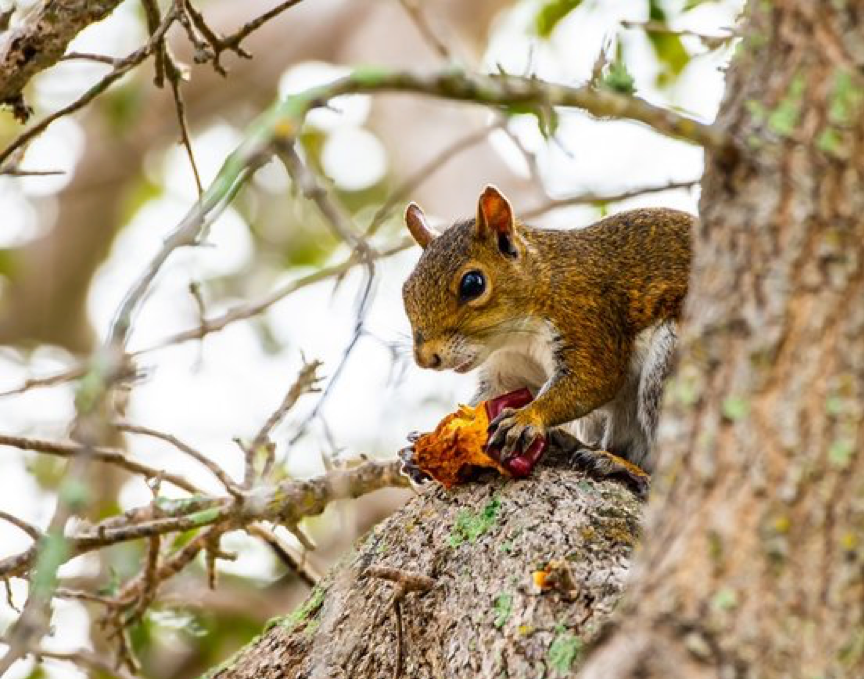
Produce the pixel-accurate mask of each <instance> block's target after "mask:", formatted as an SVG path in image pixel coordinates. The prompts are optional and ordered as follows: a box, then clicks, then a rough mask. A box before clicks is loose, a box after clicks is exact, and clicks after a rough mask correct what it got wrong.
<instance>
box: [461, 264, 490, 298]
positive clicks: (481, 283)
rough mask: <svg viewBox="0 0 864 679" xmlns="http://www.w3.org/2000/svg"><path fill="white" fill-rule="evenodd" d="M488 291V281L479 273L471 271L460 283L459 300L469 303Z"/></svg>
mask: <svg viewBox="0 0 864 679" xmlns="http://www.w3.org/2000/svg"><path fill="white" fill-rule="evenodd" d="M485 289H486V279H485V278H483V274H482V273H480V272H479V271H469V272H468V273H466V274H465V275H464V276H462V280H461V281H459V299H460V300H462V301H463V302H468V301H470V300H472V299H476V298H477V297H479V296H480V295H482V294H483V291H484V290H485Z"/></svg>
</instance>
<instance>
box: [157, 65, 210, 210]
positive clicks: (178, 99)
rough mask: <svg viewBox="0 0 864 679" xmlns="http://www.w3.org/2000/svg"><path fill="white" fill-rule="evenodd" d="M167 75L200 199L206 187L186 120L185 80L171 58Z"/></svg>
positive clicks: (167, 67) (181, 139)
mask: <svg viewBox="0 0 864 679" xmlns="http://www.w3.org/2000/svg"><path fill="white" fill-rule="evenodd" d="M166 74H167V76H168V82H169V83H170V85H171V94H172V95H173V97H174V110H175V111H176V113H177V124H178V125H179V126H180V143H181V144H183V148H185V149H186V157H187V158H189V165H190V167H191V168H192V174H193V176H194V177H195V186H196V187H197V189H198V195H199V197H200V196H201V195H202V194H203V193H204V187H203V185H202V184H201V174H200V173H199V172H198V163H196V162H195V152H194V151H193V150H192V140H191V138H190V137H189V121H188V120H187V118H186V102H185V101H184V100H183V93H182V91H181V82H182V80H183V78H184V76H183V72H182V70H181V68H180V66H178V65H177V64H176V63H175V62H174V60H173V59H171V58H169V61H168V62H167V64H166Z"/></svg>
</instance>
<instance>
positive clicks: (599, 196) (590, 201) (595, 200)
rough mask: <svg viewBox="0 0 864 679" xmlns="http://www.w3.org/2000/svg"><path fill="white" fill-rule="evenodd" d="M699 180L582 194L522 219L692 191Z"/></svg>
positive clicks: (529, 212)
mask: <svg viewBox="0 0 864 679" xmlns="http://www.w3.org/2000/svg"><path fill="white" fill-rule="evenodd" d="M698 184H699V180H698V179H693V180H690V181H686V182H669V183H668V184H661V185H660V186H644V187H641V188H638V189H629V190H627V191H620V192H618V193H606V194H604V193H590V192H589V193H580V194H577V195H575V196H570V197H569V198H557V199H555V200H550V201H549V202H547V203H545V204H543V205H538V206H537V207H534V208H530V209H528V210H523V211H521V212H520V217H522V218H524V219H532V218H534V217H539V216H540V215H544V214H546V213H547V212H551V211H552V210H558V209H560V208H565V207H573V206H574V205H603V204H607V203H618V202H620V201H622V200H629V199H630V198H638V197H639V196H644V195H647V194H651V193H661V192H662V191H673V190H675V189H691V188H693V187H694V186H698Z"/></svg>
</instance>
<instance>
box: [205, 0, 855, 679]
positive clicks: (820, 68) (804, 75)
mask: <svg viewBox="0 0 864 679" xmlns="http://www.w3.org/2000/svg"><path fill="white" fill-rule="evenodd" d="M862 19H864V3H862V2H860V1H857V2H852V1H851V0H850V1H847V2H833V3H811V2H809V1H808V0H788V1H787V2H783V3H779V2H778V3H767V2H754V3H752V5H751V7H750V8H749V10H748V16H747V19H746V29H745V36H746V37H745V39H744V41H743V45H742V47H741V49H740V50H739V54H738V55H737V57H736V59H735V60H734V62H733V65H732V67H731V69H730V72H729V78H728V93H727V96H726V98H725V101H724V104H723V107H722V110H721V114H720V117H719V124H720V125H721V126H723V127H724V128H725V129H727V130H729V131H730V132H732V133H733V134H734V135H735V136H736V137H737V138H738V139H739V140H740V142H741V145H742V150H743V153H742V154H741V155H740V157H739V158H738V159H737V160H736V161H735V163H734V165H729V163H728V161H726V162H721V161H720V159H718V158H715V157H711V156H710V155H709V157H708V158H707V166H706V175H705V178H704V185H703V198H702V204H701V206H700V207H701V218H702V222H701V226H700V227H699V230H698V233H697V234H696V235H695V241H694V249H695V261H694V272H693V278H692V285H691V292H690V298H689V304H688V310H687V313H686V318H685V323H684V330H683V336H682V343H683V347H682V348H683V351H682V362H681V365H680V367H679V370H678V373H677V375H676V377H675V379H674V382H673V383H672V385H671V386H670V389H669V390H668V394H667V411H666V414H665V416H664V421H663V423H662V425H661V429H662V432H661V440H660V445H661V449H662V451H663V453H662V455H661V468H660V470H659V471H658V473H657V475H656V479H655V488H654V490H653V493H652V499H651V503H650V507H649V519H648V522H647V527H646V532H645V535H644V548H643V549H642V550H641V551H640V553H639V557H638V559H637V561H636V564H635V565H634V568H633V572H632V585H631V587H630V588H629V589H628V594H627V596H626V600H625V601H624V602H622V604H620V605H619V606H618V609H617V612H616V623H615V625H614V627H612V628H611V630H610V631H609V633H607V634H604V635H603V638H602V639H600V640H599V641H598V642H597V644H596V647H595V649H594V650H593V652H592V653H591V655H590V657H589V658H588V660H587V662H586V665H585V667H584V668H583V670H582V676H586V677H591V678H592V679H593V678H600V677H602V678H603V679H615V678H618V677H640V678H645V677H649V678H650V677H663V678H664V679H665V678H675V677H687V678H688V679H699V678H700V677H723V678H726V677H778V678H779V677H783V678H786V677H826V678H827V677H832V678H840V677H859V676H864V549H862V544H864V503H862V497H864V455H862V454H861V449H862V445H864V416H862V413H864V191H862V188H861V187H862V185H864V116H862V109H864V84H862V75H861V73H862V66H864V21H862ZM573 474H574V473H573V472H569V471H566V470H562V469H550V468H543V469H541V470H540V474H539V476H538V477H537V478H535V479H532V480H531V481H528V482H520V483H501V482H497V483H495V482H493V483H489V484H487V485H475V486H471V487H468V488H464V489H461V490H460V491H458V492H456V493H453V494H449V495H448V494H444V493H442V492H440V491H439V492H437V493H433V494H430V495H429V496H424V497H423V498H421V499H419V500H416V501H415V502H414V503H412V504H411V505H410V506H409V507H408V508H406V510H404V511H403V512H402V513H400V514H397V515H396V516H394V517H393V518H392V519H390V520H389V521H388V522H386V523H384V524H382V526H380V527H379V528H378V529H377V530H375V531H374V532H373V533H372V534H370V536H369V537H368V538H367V539H366V541H365V542H363V543H361V544H360V545H359V547H358V550H357V551H356V552H355V553H354V554H353V555H352V556H351V557H350V559H349V560H348V562H347V563H346V565H345V566H344V567H343V568H341V569H339V570H337V571H335V572H334V573H333V574H332V575H331V576H330V578H329V579H328V581H327V584H326V585H325V593H324V596H323V599H322V598H320V596H319V597H318V598H315V597H313V599H312V600H311V605H309V606H307V608H306V609H300V612H299V613H297V614H295V616H294V617H293V618H289V619H288V620H287V621H283V622H282V623H281V624H279V625H276V626H274V627H273V628H271V629H270V630H269V631H268V632H266V633H265V634H264V636H263V637H262V638H261V639H260V640H259V641H258V642H257V643H256V644H254V645H252V646H250V647H249V648H248V649H247V650H246V651H245V652H244V653H243V654H241V655H240V656H239V657H238V658H237V659H236V660H235V661H234V662H233V663H232V664H231V667H230V668H227V669H222V670H220V671H217V672H216V673H215V676H217V677H221V678H223V679H224V678H225V677H251V676H265V677H300V676H303V677H305V676H352V677H373V676H374V677H380V676H388V675H389V676H392V674H393V658H394V657H395V653H396V649H395V646H394V626H393V622H392V620H391V618H390V617H387V615H386V610H387V608H386V607H387V605H388V600H389V599H388V596H389V595H388V589H389V588H390V585H389V584H387V583H382V582H378V581H375V580H369V579H363V578H362V577H360V575H361V573H362V570H363V568H364V567H366V566H368V565H372V564H379V563H383V564H388V565H394V566H398V567H402V568H405V569H407V570H411V571H418V572H421V573H424V574H426V575H431V576H433V577H435V578H436V583H437V584H436V587H435V588H434V589H433V590H432V591H430V592H429V593H427V594H425V595H423V596H418V595H417V594H412V595H409V596H408V598H407V599H406V603H405V606H404V609H405V610H404V618H405V621H404V624H405V627H406V632H405V639H406V661H405V663H406V664H405V668H404V673H403V676H410V677H424V676H447V677H450V676H472V677H475V676H476V677H491V676H496V677H497V676H511V677H523V676H532V677H533V676H555V674H556V673H557V672H558V670H559V669H561V670H562V673H566V672H565V671H564V668H555V667H554V664H553V663H550V644H551V643H552V642H553V640H554V639H555V638H556V634H559V632H556V631H555V627H554V625H556V624H560V623H563V624H564V629H566V630H568V631H567V632H566V633H567V634H571V635H573V636H574V637H579V638H580V639H582V640H585V641H590V639H591V638H592V636H593V635H594V634H595V633H596V628H593V627H592V628H591V629H586V626H585V625H583V624H582V620H583V618H584V617H585V616H586V615H587V616H589V617H588V620H590V622H591V623H593V625H598V624H599V623H600V622H601V621H602V620H603V618H604V617H605V614H606V611H608V608H609V606H610V605H611V603H612V601H613V600H614V598H615V595H616V594H617V590H618V589H619V588H620V580H619V579H618V576H617V575H615V574H613V573H614V571H615V569H614V568H610V561H609V560H608V559H610V558H613V559H616V560H618V563H619V564H620V566H619V568H622V569H623V565H624V559H625V556H624V555H625V553H626V549H625V547H624V545H626V544H627V543H628V542H629V540H630V539H631V537H632V532H631V531H630V530H629V528H628V529H627V530H623V531H622V527H623V526H630V525H631V523H632V522H633V521H635V516H636V513H635V512H636V507H635V506H633V505H632V504H628V501H629V502H631V503H632V500H630V499H629V498H628V496H627V495H626V493H624V492H623V491H620V492H614V491H612V490H611V489H609V490H607V487H606V486H596V485H594V484H593V483H585V482H584V481H583V482H580V481H579V480H578V476H574V475H573ZM583 486H584V487H583ZM589 489H590V490H589ZM586 491H587V492H586ZM493 494H497V497H499V498H500V499H501V502H502V504H501V509H500V516H499V520H498V522H497V523H496V525H495V529H494V530H492V531H490V532H489V533H487V534H484V535H483V536H482V537H481V538H480V539H478V540H477V541H476V542H475V543H473V544H463V545H461V546H460V547H459V548H458V549H454V548H452V547H450V546H449V544H448V543H447V539H448V535H449V534H450V533H451V531H452V530H453V526H454V524H455V522H456V521H457V516H458V514H459V512H460V511H464V512H472V513H476V512H478V511H481V510H482V509H483V507H484V506H485V503H487V502H488V501H489V498H490V497H492V496H493ZM618 503H623V504H618ZM608 516H612V517H615V521H613V522H611V523H609V524H606V523H604V522H605V521H606V518H605V517H608ZM616 522H617V523H616ZM518 526H524V527H526V528H529V527H530V528H531V529H530V530H524V531H523V532H522V533H520V534H519V538H518V539H517V541H516V542H515V544H516V545H518V547H519V551H518V552H510V553H508V552H506V551H503V550H502V545H503V544H505V543H507V541H508V539H510V538H509V537H508V536H509V535H510V531H512V530H514V528H515V527H518ZM585 527H589V530H588V531H587V533H586V531H585V530H584V529H585ZM610 528H611V529H612V531H611V532H610V531H609V529H610ZM595 549H596V550H599V551H598V552H597V553H596V555H595V554H594V553H593V550H595ZM619 550H620V551H619ZM568 555H570V556H571V557H573V561H572V562H571V563H572V568H573V570H574V572H575V575H576V580H577V582H578V583H579V591H580V592H585V593H589V592H590V593H591V596H593V597H595V598H596V599H595V601H594V603H593V607H592V605H591V604H588V603H587V601H588V600H587V599H582V598H579V599H577V601H576V602H573V603H571V602H568V601H566V600H565V599H564V598H563V597H560V596H559V594H553V595H551V596H550V595H548V594H543V595H540V594H537V593H535V592H533V591H532V590H531V588H530V586H527V585H526V584H525V583H526V582H527V576H526V573H527V571H528V570H530V569H531V568H532V567H533V564H534V563H536V562H537V561H538V560H544V559H548V558H550V557H561V556H565V557H566V556H568ZM584 559H589V560H588V561H585V560H584ZM603 572H606V573H610V576H609V577H610V579H609V583H610V588H609V589H608V590H606V591H605V592H604V591H603V590H601V591H598V590H596V589H592V587H593V586H594V584H596V582H597V576H598V574H599V573H603ZM602 577H603V576H601V578H602ZM592 583H594V584H592ZM500 593H512V594H513V597H514V598H513V602H512V604H513V605H512V612H511V617H510V618H508V619H507V621H506V622H505V623H504V624H503V625H502V626H501V628H500V629H499V628H497V627H496V626H495V624H494V620H495V613H494V609H495V605H494V601H495V597H496V596H498V595H499V594H500ZM581 596H582V595H581V594H580V597H581ZM304 616H305V617H304ZM523 624H525V625H528V626H529V627H530V629H531V630H532V631H533V632H534V633H533V634H530V635H522V634H520V629H521V628H520V626H521V625H523ZM559 629H561V628H559ZM607 629H608V628H607ZM560 633H563V632H560ZM541 665H542V667H541ZM337 668H340V669H337Z"/></svg>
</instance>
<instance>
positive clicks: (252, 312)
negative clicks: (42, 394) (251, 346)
mask: <svg viewBox="0 0 864 679" xmlns="http://www.w3.org/2000/svg"><path fill="white" fill-rule="evenodd" d="M413 245H415V243H414V241H413V240H411V239H410V238H408V237H406V238H403V239H402V240H401V241H400V242H399V243H397V244H396V245H394V246H393V247H391V248H390V249H388V250H384V251H382V252H378V253H376V254H375V255H373V256H374V257H375V259H383V258H385V257H391V256H393V255H395V254H398V253H400V252H404V251H405V250H407V249H408V248H410V247H412V246H413ZM359 262H360V260H359V258H358V256H357V255H356V253H355V254H352V255H350V256H349V257H348V258H346V259H345V260H343V261H342V262H340V263H339V264H334V265H333V266H329V267H325V268H323V269H319V270H318V271H315V272H314V273H311V274H309V275H308V276H303V277H302V278H298V279H296V280H293V281H290V282H288V283H285V284H284V285H282V286H280V287H279V288H277V289H276V290H273V291H272V292H270V293H268V294H267V295H265V296H264V297H262V298H261V299H259V300H256V301H254V302H248V303H246V304H239V305H237V306H235V307H233V308H231V309H229V310H228V311H226V312H224V313H223V314H221V315H220V316H214V317H211V318H207V319H204V320H203V321H202V322H201V323H200V324H199V325H198V326H197V327H195V328H189V329H188V330H183V331H181V332H178V333H175V334H173V335H169V336H168V337H165V338H164V339H162V340H159V341H158V342H155V343H154V344H152V345H150V346H148V347H146V348H144V349H141V350H139V351H136V352H135V354H134V355H135V356H140V355H142V354H147V353H150V352H153V351H156V350H158V349H164V348H165V347H169V346H174V345H176V344H183V343H184V342H190V341H192V340H199V339H202V338H203V337H205V336H206V335H209V334H210V333H214V332H219V331H220V330H223V329H224V328H226V327H227V326H229V325H230V324H231V323H235V322H237V321H242V320H246V319H248V318H253V317H255V316H258V315H259V314H262V313H264V312H265V311H267V309H269V308H270V307H271V306H273V305H274V304H277V303H278V302H281V301H282V300H283V299H285V298H286V297H288V296H289V295H292V294H293V293H295V292H297V291H298V290H302V289H303V288H307V287H309V286H310V285H314V284H316V283H320V282H321V281H325V280H328V279H330V278H339V277H341V276H343V275H345V274H346V273H347V272H348V271H349V270H351V269H352V268H354V267H355V266H357V264H359ZM0 395H2V394H0Z"/></svg>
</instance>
